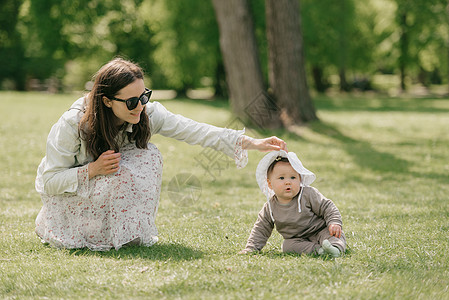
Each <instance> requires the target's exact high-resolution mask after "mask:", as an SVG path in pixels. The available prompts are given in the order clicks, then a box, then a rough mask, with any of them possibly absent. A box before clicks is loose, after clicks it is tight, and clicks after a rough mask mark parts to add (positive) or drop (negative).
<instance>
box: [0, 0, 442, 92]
mask: <svg viewBox="0 0 449 300" xmlns="http://www.w3.org/2000/svg"><path fill="white" fill-rule="evenodd" d="M268 2H269V1H267V3H268ZM266 5H267V4H266V3H265V2H264V1H261V0H259V1H257V0H250V1H248V9H249V12H250V16H251V22H252V23H253V24H254V36H255V39H256V42H257V48H256V49H257V52H258V53H257V56H258V59H259V60H260V66H261V72H262V74H263V80H264V81H265V83H267V85H268V78H269V75H268V73H269V70H268V66H269V63H268V59H269V55H268V48H269V47H268V42H267V34H266V24H267V23H266V7H265V6H266ZM447 6H448V1H447V0H415V1H409V0H364V1H355V0H319V1H315V0H301V1H300V11H298V15H299V16H300V18H301V31H302V32H300V34H302V40H303V51H304V57H305V60H304V61H305V64H304V69H305V74H306V77H307V82H308V87H309V89H310V91H311V92H312V93H315V92H317V93H324V92H330V91H345V92H350V91H352V92H355V91H377V92H385V93H388V95H390V96H391V95H393V96H394V95H396V94H397V93H401V92H403V91H415V92H417V93H424V94H425V93H430V92H432V93H439V94H442V95H444V94H446V93H447V91H448V88H447V84H448V77H449V75H448V63H449V62H448V57H449V50H448V44H449V26H448V23H449V22H448V10H447ZM217 9H219V5H215V6H214V3H213V1H204V0H183V1H177V0H102V1H101V0H1V1H0V66H1V68H0V89H2V90H26V91H31V90H40V91H48V92H54V93H56V92H70V91H80V90H85V89H88V82H89V80H90V79H91V77H92V75H93V74H94V73H95V72H96V71H97V70H98V69H99V67H100V66H101V65H103V64H104V63H106V62H107V61H109V60H110V59H112V58H113V57H114V56H117V55H120V56H122V57H125V58H128V59H130V60H132V61H134V62H137V63H138V64H140V66H141V67H143V69H144V70H145V72H146V75H147V79H146V84H147V86H149V87H151V88H153V89H158V90H170V93H168V94H167V95H168V96H170V97H172V96H178V97H185V96H190V97H193V98H201V97H204V98H228V97H229V95H228V93H227V91H228V89H227V86H226V75H225V67H224V64H223V59H222V52H221V51H220V37H219V34H220V31H219V27H218V23H217V18H216V15H217V11H216V10H217ZM298 29H299V28H298ZM236 55H238V53H236ZM161 95H162V94H161Z"/></svg>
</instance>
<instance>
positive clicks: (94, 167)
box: [88, 150, 121, 179]
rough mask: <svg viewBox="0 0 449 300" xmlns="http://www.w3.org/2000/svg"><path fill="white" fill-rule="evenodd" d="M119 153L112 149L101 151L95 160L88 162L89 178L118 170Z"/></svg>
mask: <svg viewBox="0 0 449 300" xmlns="http://www.w3.org/2000/svg"><path fill="white" fill-rule="evenodd" d="M120 155H121V154H120V153H115V151H114V150H108V151H105V152H103V153H102V154H101V155H100V156H99V157H98V158H97V160H96V161H94V162H91V163H89V167H88V172H89V179H92V178H93V177H95V176H97V175H108V174H112V173H115V172H117V171H118V169H119V162H120Z"/></svg>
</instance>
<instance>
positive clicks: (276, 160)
mask: <svg viewBox="0 0 449 300" xmlns="http://www.w3.org/2000/svg"><path fill="white" fill-rule="evenodd" d="M280 161H282V162H287V163H290V162H289V161H288V158H287V157H282V156H278V157H276V159H275V160H274V161H273V162H272V163H271V165H270V166H269V167H268V169H267V177H270V173H271V172H273V169H274V166H275V165H276V164H277V163H278V162H280Z"/></svg>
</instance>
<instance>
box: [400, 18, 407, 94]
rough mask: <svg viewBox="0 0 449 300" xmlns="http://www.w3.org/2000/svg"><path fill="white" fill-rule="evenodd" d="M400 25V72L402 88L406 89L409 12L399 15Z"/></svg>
mask: <svg viewBox="0 0 449 300" xmlns="http://www.w3.org/2000/svg"><path fill="white" fill-rule="evenodd" d="M399 26H400V28H401V35H400V37H399V49H400V56H399V72H400V76H401V90H402V91H405V89H406V88H407V87H406V85H405V67H406V65H407V62H408V28H407V13H406V12H405V11H404V12H402V13H401V14H400V16H399Z"/></svg>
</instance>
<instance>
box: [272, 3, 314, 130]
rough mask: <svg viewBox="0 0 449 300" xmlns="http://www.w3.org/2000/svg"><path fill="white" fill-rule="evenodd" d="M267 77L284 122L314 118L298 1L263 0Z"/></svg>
mask: <svg viewBox="0 0 449 300" xmlns="http://www.w3.org/2000/svg"><path fill="white" fill-rule="evenodd" d="M265 9H266V22H267V40H268V55H269V56H268V61H269V63H268V69H269V71H268V79H269V82H270V88H271V89H272V92H273V95H275V97H276V99H277V102H278V104H279V106H280V107H281V108H282V119H283V121H284V123H285V125H290V124H302V123H304V122H308V121H312V120H316V119H317V116H316V113H315V107H314V105H313V103H312V100H311V98H310V95H309V89H308V86H307V80H306V73H305V60H304V52H303V41H302V34H301V21H300V10H299V1H293V0H266V1H265Z"/></svg>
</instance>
